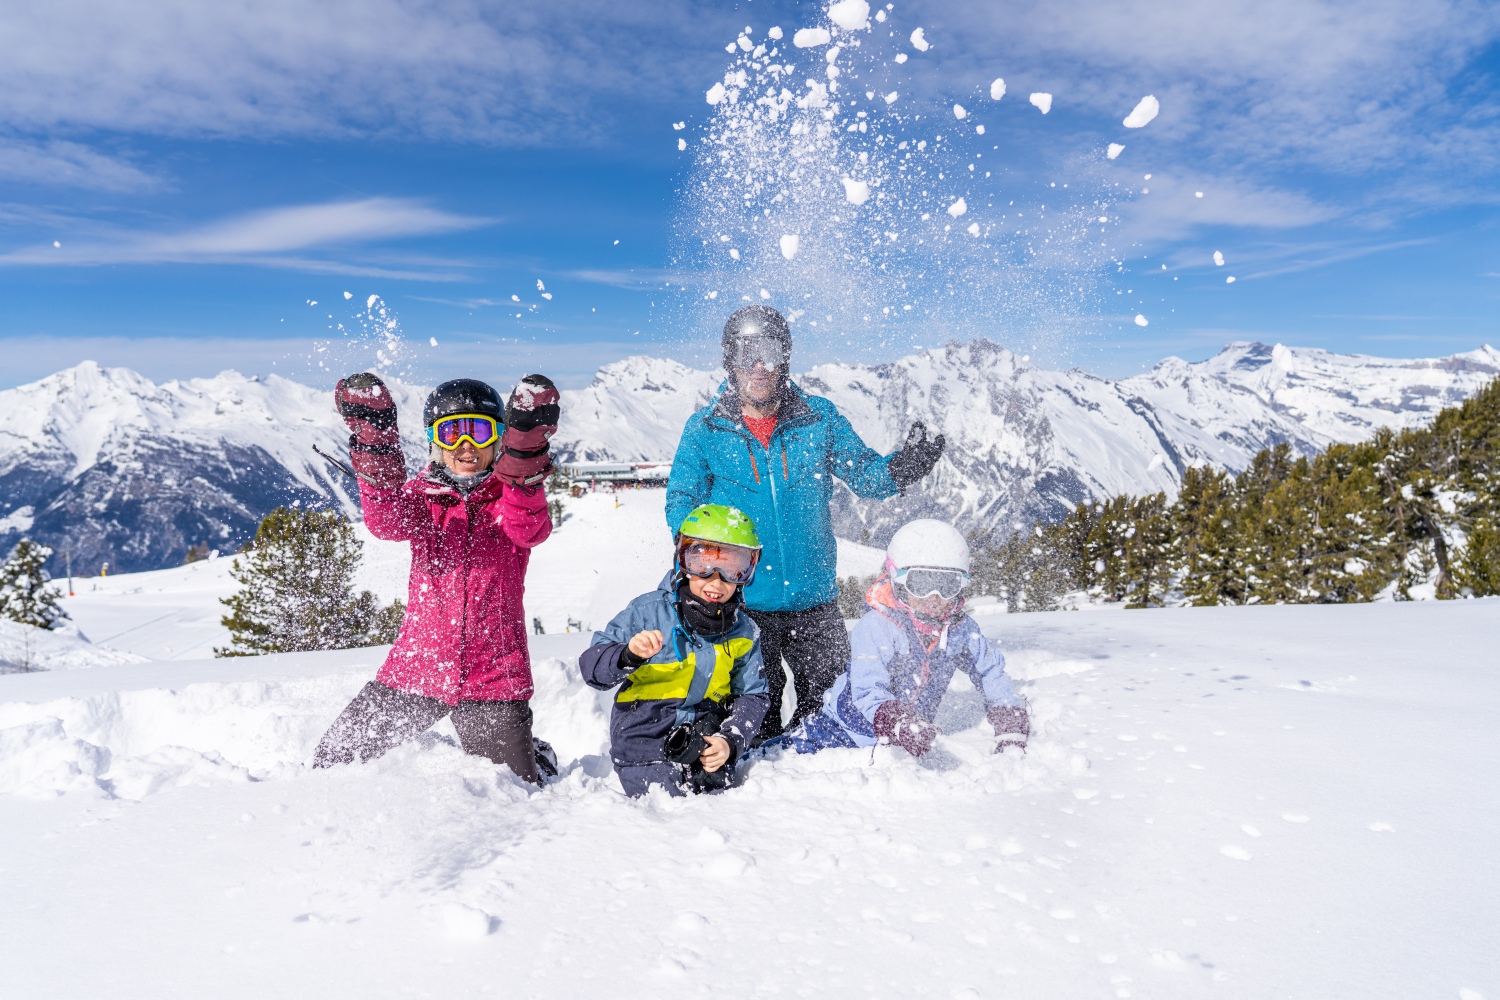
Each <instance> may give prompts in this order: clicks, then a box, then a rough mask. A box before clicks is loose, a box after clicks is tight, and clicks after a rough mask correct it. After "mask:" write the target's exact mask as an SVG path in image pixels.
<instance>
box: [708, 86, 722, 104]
mask: <svg viewBox="0 0 1500 1000" xmlns="http://www.w3.org/2000/svg"><path fill="white" fill-rule="evenodd" d="M704 97H706V98H707V99H708V103H709V104H718V103H720V102H721V101H723V100H724V85H723V84H722V83H716V84H714V85H713V86H712V87H709V88H708V93H707V94H705V95H704Z"/></svg>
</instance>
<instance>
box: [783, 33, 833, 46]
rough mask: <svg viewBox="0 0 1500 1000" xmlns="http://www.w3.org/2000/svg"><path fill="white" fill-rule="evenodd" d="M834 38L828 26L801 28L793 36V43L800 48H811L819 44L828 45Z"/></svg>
mask: <svg viewBox="0 0 1500 1000" xmlns="http://www.w3.org/2000/svg"><path fill="white" fill-rule="evenodd" d="M832 40H833V36H832V35H830V34H829V33H828V29H827V28H799V29H798V31H797V33H796V34H795V35H793V36H792V44H793V45H795V46H797V48H799V49H811V48H815V47H817V46H819V45H827V44H828V43H829V42H830V41H832Z"/></svg>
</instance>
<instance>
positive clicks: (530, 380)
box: [495, 375, 562, 489]
mask: <svg viewBox="0 0 1500 1000" xmlns="http://www.w3.org/2000/svg"><path fill="white" fill-rule="evenodd" d="M561 398H562V397H561V396H560V395H559V393H558V391H557V386H555V385H553V384H552V380H551V379H550V378H548V377H547V376H545V375H527V376H526V377H525V378H523V379H521V381H520V382H518V383H517V384H516V388H515V390H514V391H512V392H511V394H510V401H509V402H508V403H506V404H505V431H504V432H503V433H502V434H501V435H500V454H499V455H498V456H497V457H496V459H495V475H497V476H499V477H500V478H501V479H503V480H505V481H506V482H507V483H510V484H511V485H512V486H520V487H523V488H526V489H534V488H536V487H537V486H540V485H541V484H542V480H544V479H546V478H547V474H548V473H549V472H551V471H552V456H551V454H549V447H550V445H549V442H550V441H551V440H552V435H554V434H556V433H557V421H558V418H559V417H561V415H562V406H561V404H560V402H559V400H560V399H561Z"/></svg>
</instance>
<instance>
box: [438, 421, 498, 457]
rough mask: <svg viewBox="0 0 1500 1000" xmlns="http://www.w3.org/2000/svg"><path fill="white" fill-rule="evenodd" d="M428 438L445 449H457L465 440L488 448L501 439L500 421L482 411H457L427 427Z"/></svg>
mask: <svg viewBox="0 0 1500 1000" xmlns="http://www.w3.org/2000/svg"><path fill="white" fill-rule="evenodd" d="M427 440H429V441H431V442H432V443H433V444H435V445H437V446H438V447H439V448H442V449H443V450H444V451H456V450H457V449H458V446H459V445H461V444H463V443H464V442H465V441H467V442H469V443H470V444H472V445H473V446H474V447H476V448H488V447H489V446H490V445H492V444H494V443H495V442H496V441H498V440H500V422H499V421H498V420H496V419H495V418H494V417H487V416H485V415H484V414H481V413H455V414H454V415H453V416H451V417H443V418H441V419H440V420H437V421H434V422H433V425H432V426H431V427H429V428H427Z"/></svg>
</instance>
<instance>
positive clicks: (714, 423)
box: [667, 382, 900, 611]
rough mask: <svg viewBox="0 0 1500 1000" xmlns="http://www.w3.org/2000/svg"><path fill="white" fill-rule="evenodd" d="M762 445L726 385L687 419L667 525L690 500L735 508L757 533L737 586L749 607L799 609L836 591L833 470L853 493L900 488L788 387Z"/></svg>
mask: <svg viewBox="0 0 1500 1000" xmlns="http://www.w3.org/2000/svg"><path fill="white" fill-rule="evenodd" d="M777 417H778V419H777V422H776V430H775V432H774V433H773V434H772V435H771V445H770V447H769V448H768V447H765V446H764V445H762V444H761V443H760V441H759V440H757V439H756V437H755V435H754V434H752V433H750V430H749V428H747V427H746V426H745V422H744V419H743V418H742V416H741V414H740V399H739V394H738V393H737V392H735V390H734V388H733V387H732V386H730V385H729V384H728V383H727V382H726V383H724V384H722V385H720V386H719V392H718V394H717V395H716V396H715V397H714V398H713V400H712V401H711V402H710V403H709V404H708V405H707V406H705V407H704V408H703V409H701V410H699V411H698V412H697V413H695V414H693V415H692V416H691V417H689V418H688V422H687V426H685V427H684V428H683V429H682V440H681V441H680V442H679V443H678V445H677V454H676V456H675V457H674V458H673V459H672V475H671V478H669V479H668V480H667V527H668V528H669V529H671V530H672V531H674V532H675V531H676V530H677V529H678V527H679V526H681V524H682V521H683V519H684V518H686V517H687V516H688V514H689V512H691V511H692V510H693V508H694V507H697V506H698V505H699V504H705V503H722V504H729V505H730V506H732V507H738V508H739V509H740V510H742V511H744V512H745V513H746V514H749V515H750V519H751V520H752V521H754V522H755V530H756V531H757V532H758V533H759V534H760V542H761V557H760V565H759V566H758V567H757V568H756V571H755V581H754V582H753V583H751V584H750V586H748V587H746V588H745V604H746V606H747V607H749V608H751V609H753V610H755V611H802V610H805V609H807V608H811V607H816V606H817V605H819V604H826V603H827V602H829V601H831V600H833V599H834V598H835V597H837V596H838V582H837V563H838V549H837V547H836V544H835V542H834V540H833V523H832V520H831V518H830V515H829V504H830V503H831V501H832V499H833V480H834V477H838V478H839V479H841V480H843V481H844V482H845V483H847V484H848V486H849V488H850V489H851V490H853V491H854V492H855V494H856V495H858V496H861V497H868V498H872V499H884V498H885V497H889V496H894V495H895V494H897V493H899V492H900V487H898V486H897V485H896V481H895V480H894V479H892V478H891V474H890V473H889V472H888V471H887V470H886V465H887V464H888V463H889V462H890V458H889V457H888V456H881V455H879V454H877V453H876V452H875V451H874V450H873V449H871V448H870V447H868V446H867V445H866V444H865V443H864V442H863V441H861V440H860V438H859V435H858V434H856V433H854V428H853V427H851V426H849V421H848V420H846V419H845V418H844V417H843V416H842V415H841V414H840V413H839V411H838V410H837V409H835V408H834V405H833V404H832V403H830V402H829V401H828V400H826V399H824V398H823V397H822V396H809V395H808V394H806V393H804V392H803V391H802V390H801V389H799V388H798V387H797V386H795V385H790V386H788V393H787V397H786V399H785V400H784V401H783V402H782V404H781V409H780V411H779V412H778V414H777Z"/></svg>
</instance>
